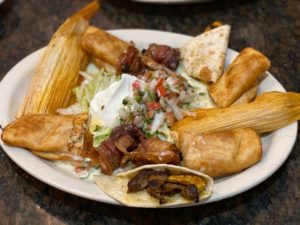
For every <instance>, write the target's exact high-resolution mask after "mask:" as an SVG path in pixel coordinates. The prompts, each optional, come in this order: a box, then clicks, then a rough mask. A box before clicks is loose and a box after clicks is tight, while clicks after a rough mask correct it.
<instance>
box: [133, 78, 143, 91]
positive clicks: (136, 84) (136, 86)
mask: <svg viewBox="0 0 300 225" xmlns="http://www.w3.org/2000/svg"><path fill="white" fill-rule="evenodd" d="M132 88H133V89H138V90H139V89H141V83H140V82H139V81H138V80H136V81H134V82H133V83H132Z"/></svg>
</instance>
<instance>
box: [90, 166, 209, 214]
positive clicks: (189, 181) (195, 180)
mask: <svg viewBox="0 0 300 225" xmlns="http://www.w3.org/2000/svg"><path fill="white" fill-rule="evenodd" d="M94 180H95V182H96V184H97V185H98V186H99V187H100V189H101V190H102V191H104V192H105V193H106V194H108V195H109V196H111V197H112V198H113V199H115V200H117V201H119V202H120V203H122V204H124V205H126V206H131V207H143V208H157V207H170V206H188V205H193V204H195V203H199V202H201V201H203V199H205V198H208V197H209V196H211V194H212V191H213V179H212V178H211V177H209V176H207V175H205V174H203V173H200V172H198V171H194V170H191V169H188V168H186V167H181V166H174V165H169V164H155V165H145V166H141V167H138V168H135V169H133V170H129V171H127V172H122V173H117V174H114V175H113V176H107V175H97V176H94Z"/></svg>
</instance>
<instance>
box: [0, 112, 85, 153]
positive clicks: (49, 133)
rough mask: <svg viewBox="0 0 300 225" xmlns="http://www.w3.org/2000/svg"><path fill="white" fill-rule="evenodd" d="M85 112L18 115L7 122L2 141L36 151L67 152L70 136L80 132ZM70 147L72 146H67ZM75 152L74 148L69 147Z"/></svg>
mask: <svg viewBox="0 0 300 225" xmlns="http://www.w3.org/2000/svg"><path fill="white" fill-rule="evenodd" d="M86 119H87V116H86V115H85V114H80V115H72V116H61V115H50V114H31V115H25V116H22V117H20V118H19V119H17V120H15V121H13V122H12V123H10V124H8V125H7V126H6V127H5V128H4V130H3V132H2V135H1V138H2V140H3V141H4V143H6V144H8V145H12V146H16V147H22V148H26V149H29V150H31V151H37V152H52V153H54V152H68V151H69V149H68V143H69V138H70V137H73V136H74V137H75V136H76V137H77V136H80V134H81V128H78V127H79V126H77V125H76V124H77V123H79V124H80V127H81V125H82V123H83V122H85V121H86ZM78 130H79V131H78ZM69 147H72V146H69ZM70 150H71V151H72V152H74V153H77V151H75V150H76V149H73V148H71V149H70Z"/></svg>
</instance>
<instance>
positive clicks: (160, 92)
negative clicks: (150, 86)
mask: <svg viewBox="0 0 300 225" xmlns="http://www.w3.org/2000/svg"><path fill="white" fill-rule="evenodd" d="M156 92H157V95H158V97H164V96H166V95H167V90H166V89H165V87H164V86H163V85H159V86H157V87H156Z"/></svg>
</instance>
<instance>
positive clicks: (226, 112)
mask: <svg viewBox="0 0 300 225" xmlns="http://www.w3.org/2000/svg"><path fill="white" fill-rule="evenodd" d="M195 113H196V117H186V118H184V119H182V120H180V121H178V122H176V123H175V124H174V125H173V126H172V130H173V131H177V132H186V131H188V132H199V133H204V132H212V131H221V130H229V129H234V128H246V127H249V128H252V129H254V130H255V131H256V132H257V133H259V134H262V133H267V132H272V131H275V130H277V129H280V128H282V127H285V126H287V125H289V124H291V123H293V122H295V121H297V120H299V119H300V94H299V93H293V92H286V93H283V92H267V93H263V94H262V95H260V96H258V97H257V98H256V100H255V101H253V102H251V103H247V104H242V105H238V106H232V107H228V108H212V109H197V110H195Z"/></svg>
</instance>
